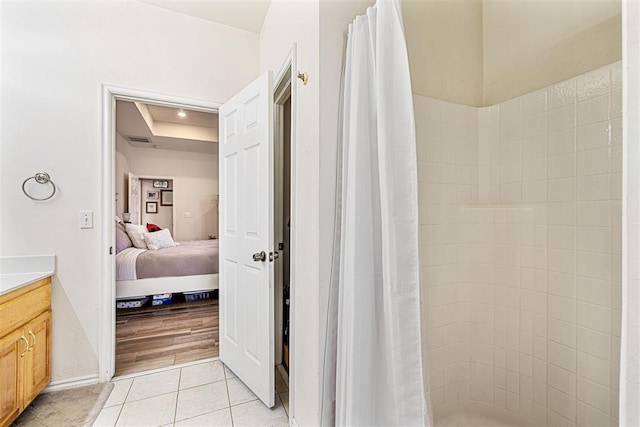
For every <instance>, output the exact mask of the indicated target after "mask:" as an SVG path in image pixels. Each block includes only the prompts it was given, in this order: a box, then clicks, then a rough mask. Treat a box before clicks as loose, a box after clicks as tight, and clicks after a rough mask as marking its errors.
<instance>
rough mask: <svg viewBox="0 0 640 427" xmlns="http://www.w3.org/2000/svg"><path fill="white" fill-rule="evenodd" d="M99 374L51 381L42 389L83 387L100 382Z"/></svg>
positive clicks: (55, 389) (47, 391)
mask: <svg viewBox="0 0 640 427" xmlns="http://www.w3.org/2000/svg"><path fill="white" fill-rule="evenodd" d="M98 382H99V381H98V375H97V374H96V375H86V376H84V377H77V378H70V379H67V380H58V381H51V382H50V383H49V385H48V386H46V387H45V388H44V390H42V392H43V393H49V392H52V391H59V390H67V389H70V388H76V387H83V386H86V385H92V384H98Z"/></svg>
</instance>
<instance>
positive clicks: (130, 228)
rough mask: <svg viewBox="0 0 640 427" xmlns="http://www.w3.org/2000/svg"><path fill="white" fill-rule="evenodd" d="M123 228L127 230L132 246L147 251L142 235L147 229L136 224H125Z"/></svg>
mask: <svg viewBox="0 0 640 427" xmlns="http://www.w3.org/2000/svg"><path fill="white" fill-rule="evenodd" d="M124 228H125V229H126V230H127V234H128V235H129V237H130V238H131V242H132V243H133V246H135V247H136V248H138V249H147V244H146V243H145V242H144V236H143V234H144V233H146V232H147V227H145V226H144V225H138V224H125V225H124Z"/></svg>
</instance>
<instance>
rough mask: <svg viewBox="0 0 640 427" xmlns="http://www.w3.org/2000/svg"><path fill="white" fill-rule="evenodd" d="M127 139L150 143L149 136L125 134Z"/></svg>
mask: <svg viewBox="0 0 640 427" xmlns="http://www.w3.org/2000/svg"><path fill="white" fill-rule="evenodd" d="M127 139H128V140H129V141H131V142H142V143H144V144H151V138H148V137H146V136H127Z"/></svg>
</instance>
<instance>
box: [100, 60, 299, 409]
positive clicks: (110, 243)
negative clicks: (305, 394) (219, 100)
mask: <svg viewBox="0 0 640 427" xmlns="http://www.w3.org/2000/svg"><path fill="white" fill-rule="evenodd" d="M283 68H284V69H285V71H281V72H280V73H279V74H278V76H279V78H278V79H277V80H276V82H277V85H276V87H281V86H282V85H281V83H282V82H283V81H285V77H284V76H285V75H286V76H287V79H288V86H289V88H288V91H289V93H288V96H286V97H285V98H282V99H280V98H279V99H278V102H279V104H275V107H277V108H279V107H278V105H280V106H281V107H282V109H283V110H284V109H285V108H286V110H287V115H288V117H289V121H288V123H290V125H289V124H288V125H287V127H288V128H289V131H288V132H287V133H288V134H289V136H290V137H291V138H290V140H289V142H288V146H289V150H290V151H289V152H288V154H289V155H288V156H287V157H288V158H290V159H293V158H295V143H294V141H293V135H295V119H294V116H295V115H294V114H292V111H295V99H296V97H295V93H296V88H295V85H291V82H290V80H291V75H292V72H291V70H293V69H295V48H294V49H293V50H292V53H291V54H290V55H289V57H288V61H287V62H286V67H283ZM285 86H286V85H285ZM272 87H273V86H272ZM269 92H270V93H271V95H270V101H271V104H270V105H271V106H274V103H273V102H274V101H273V100H274V98H273V97H272V96H273V90H270V91H269ZM118 100H128V101H135V102H153V103H158V104H160V105H166V106H171V107H184V108H187V107H188V108H192V109H193V108H195V109H199V110H201V111H210V112H217V111H218V109H219V107H220V104H211V103H206V102H200V101H195V102H194V101H193V100H191V99H184V98H177V97H171V96H167V97H164V96H163V97H160V99H159V97H158V95H157V94H155V93H150V92H144V91H138V90H132V89H128V88H122V87H113V86H105V87H104V124H105V126H104V146H103V150H104V151H103V154H104V182H103V194H104V195H105V197H104V209H103V214H104V217H105V218H109V217H113V216H114V215H115V212H116V211H115V209H114V200H113V197H112V195H113V194H114V188H115V185H114V184H115V182H114V181H115V180H114V176H113V165H114V162H115V129H114V123H115V122H114V117H115V103H116V101H118ZM285 104H286V107H285ZM265 123H266V122H265ZM268 123H270V125H272V124H273V122H272V121H271V120H269V121H268ZM284 126H285V125H284V123H283V124H282V128H281V130H280V132H281V133H282V132H283V130H282V129H284ZM281 149H282V150H284V143H282V145H281ZM282 153H283V154H282V155H283V156H284V151H282ZM272 161H273V162H274V163H275V162H276V161H277V159H273V158H272ZM274 163H272V164H271V165H272V166H271V167H273V170H275V164H274ZM281 168H282V170H283V171H284V166H281ZM289 171H290V172H288V174H289V179H288V181H289V182H294V181H295V179H294V176H295V168H294V165H293V163H292V162H289ZM283 174H284V172H283ZM272 176H273V179H276V176H275V175H272ZM279 179H280V180H282V179H284V178H283V177H282V176H281V177H280V178H279ZM292 187H293V186H291V187H290V190H289V191H290V197H289V199H290V200H291V201H290V203H289V212H287V214H289V216H290V217H291V218H293V217H295V207H294V206H295V203H294V201H295V194H294V191H292ZM279 191H280V192H284V191H285V190H284V189H281V190H279ZM176 194H179V191H178V190H176ZM272 194H273V193H272ZM280 197H281V202H280V203H279V206H281V208H280V217H279V220H278V221H277V223H275V224H273V226H274V227H279V228H280V232H281V234H280V235H278V237H279V240H278V242H280V241H283V239H284V235H283V233H284V226H285V222H284V216H285V209H284V208H283V207H282V199H283V198H284V197H283V196H280ZM221 199H222V197H221ZM222 200H223V201H224V199H222ZM272 212H274V213H273V216H272V218H274V222H275V210H274V211H272ZM221 213H222V212H221ZM180 216H181V213H180V212H179V211H178V212H176V217H177V218H180ZM287 223H288V225H289V230H290V231H289V236H293V235H294V231H295V223H294V221H293V220H292V221H291V222H290V223H289V222H287ZM104 224H105V225H104V228H103V231H104V234H103V241H104V242H105V243H106V247H107V251H108V255H107V256H105V262H104V264H103V276H104V277H105V282H106V283H112V284H113V283H115V280H114V276H115V275H114V269H115V268H114V267H115V263H114V257H113V256H112V255H113V252H112V251H113V249H114V243H115V242H114V238H113V236H114V234H113V232H114V223H113V222H111V221H105V222H104ZM220 233H222V228H221V229H220ZM283 243H284V241H283ZM290 246H291V247H289V248H287V249H288V252H289V254H287V255H283V260H284V259H285V258H286V259H287V260H288V263H289V268H287V270H288V272H289V276H290V277H294V265H295V262H294V261H293V259H294V258H293V253H294V247H293V246H294V243H293V239H291V245H290ZM277 247H278V246H274V248H273V249H274V250H277ZM275 257H277V255H275ZM254 261H255V258H254ZM277 264H280V263H277ZM280 273H281V274H282V275H283V276H284V270H283V269H282V268H281V269H280ZM283 280H284V278H283V279H282V281H280V282H279V283H280V286H279V289H278V292H277V293H276V292H274V291H275V283H274V288H272V289H274V291H272V292H273V293H274V294H275V295H274V296H273V298H274V300H275V299H279V300H280V305H279V310H278V311H277V313H278V316H276V315H275V314H276V312H275V310H274V311H272V313H273V314H274V317H273V319H274V320H273V321H272V322H269V323H271V325H272V326H271V327H272V328H274V329H275V327H276V325H278V326H277V327H278V333H277V334H275V335H276V339H274V340H273V341H271V342H272V344H271V345H272V347H271V348H272V351H273V352H274V353H276V352H278V353H279V357H278V358H275V357H274V356H273V355H272V356H271V357H272V361H275V360H277V361H278V362H279V364H281V362H282V360H283V353H284V345H283V335H284V334H285V331H284V327H283V325H284V321H283V317H284V302H283V300H284V298H283V292H282V291H283V289H284V282H283ZM290 289H291V294H290V297H289V299H290V302H291V307H292V308H291V313H293V300H294V295H293V294H294V292H295V290H294V289H293V287H291V288H290ZM115 295H116V290H115V286H113V285H112V286H108V287H106V289H105V292H104V294H103V319H105V320H106V321H105V322H102V338H101V351H100V378H101V380H102V381H106V380H109V379H110V378H111V377H112V376H113V374H114V371H115V356H114V337H115V327H114V319H115V312H114V307H113V300H114V296H115ZM272 301H273V300H272ZM272 304H273V302H272ZM272 307H273V305H272ZM271 310H273V308H272V309H271ZM221 335H222V334H221ZM272 337H273V335H272ZM287 338H288V346H289V348H290V349H291V351H290V352H289V356H288V358H287V362H288V363H287V366H288V375H287V376H288V377H293V375H294V372H295V363H294V360H295V357H294V356H295V352H294V350H293V348H294V345H293V344H294V322H293V316H291V321H290V322H289V323H288V327H287ZM275 341H277V345H274V344H275ZM274 353H272V354H274ZM270 366H271V368H270V370H271V384H274V383H273V381H274V375H273V369H274V365H273V364H271V365H270ZM277 369H278V375H275V378H276V381H278V378H280V377H282V376H281V375H279V372H280V371H282V372H285V375H286V374H287V369H284V367H282V368H277ZM238 376H239V377H240V378H241V379H242V376H241V375H238ZM286 381H287V380H286V379H283V381H282V382H279V381H278V382H279V384H278V387H277V391H278V392H279V394H282V392H283V391H287V389H288V386H287V384H286ZM243 382H244V380H243ZM292 385H293V384H292ZM272 387H273V386H272ZM293 397H294V396H293V393H292V395H291V401H292V402H293ZM284 399H287V400H288V395H287V397H285V398H284ZM284 399H283V400H284ZM291 406H292V409H293V404H292V405H291ZM292 416H293V414H292Z"/></svg>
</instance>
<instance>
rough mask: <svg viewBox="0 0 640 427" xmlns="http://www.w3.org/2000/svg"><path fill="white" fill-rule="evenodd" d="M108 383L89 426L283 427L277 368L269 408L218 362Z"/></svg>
mask: <svg viewBox="0 0 640 427" xmlns="http://www.w3.org/2000/svg"><path fill="white" fill-rule="evenodd" d="M113 383H114V385H115V386H114V388H113V391H112V392H111V395H110V396H109V399H108V400H107V402H106V403H105V406H104V408H103V409H102V411H101V412H100V415H99V416H98V418H97V420H96V422H95V423H94V426H99V427H103V426H105V427H106V426H109V427H114V426H152V427H164V426H175V427H183V426H234V427H238V426H288V425H289V415H288V414H289V391H288V390H289V389H288V386H287V383H286V382H285V381H284V379H283V378H282V376H281V375H280V372H278V370H276V405H275V406H274V407H273V408H271V409H268V408H267V407H265V406H264V404H263V403H262V402H261V401H260V400H258V398H257V397H256V395H254V394H253V392H252V391H251V390H249V389H248V388H247V386H245V385H244V384H243V383H242V381H240V380H239V379H238V378H236V376H235V375H234V374H233V372H231V370H229V369H228V368H227V367H226V366H224V365H223V364H222V362H220V361H219V360H216V361H209V362H205V363H200V364H196V365H192V366H188V367H183V368H176V369H171V370H166V371H163V372H158V373H151V374H142V375H140V376H136V377H134V378H126V379H121V380H116V381H113Z"/></svg>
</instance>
